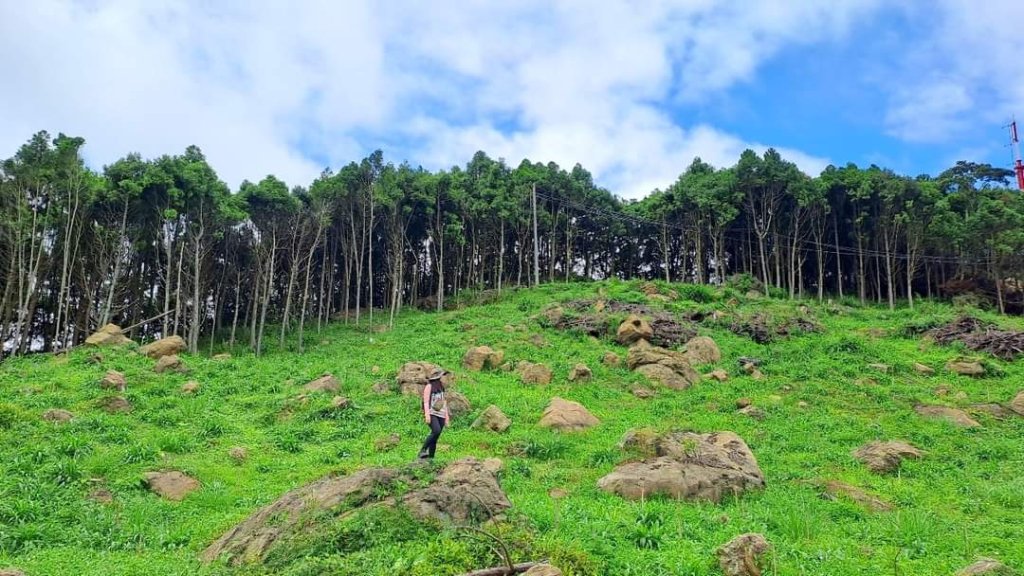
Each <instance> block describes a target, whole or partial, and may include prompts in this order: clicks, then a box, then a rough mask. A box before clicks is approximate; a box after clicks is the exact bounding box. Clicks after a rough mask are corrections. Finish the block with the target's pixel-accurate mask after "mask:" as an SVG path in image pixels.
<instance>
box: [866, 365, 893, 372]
mask: <svg viewBox="0 0 1024 576" xmlns="http://www.w3.org/2000/svg"><path fill="white" fill-rule="evenodd" d="M868 368H871V369H872V370H878V371H879V372H881V373H882V374H888V373H889V370H890V368H891V367H890V366H889V365H888V364H868Z"/></svg>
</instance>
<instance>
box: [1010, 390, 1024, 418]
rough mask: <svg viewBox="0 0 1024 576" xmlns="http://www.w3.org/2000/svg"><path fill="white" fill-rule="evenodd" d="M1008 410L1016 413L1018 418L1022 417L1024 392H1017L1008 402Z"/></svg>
mask: <svg viewBox="0 0 1024 576" xmlns="http://www.w3.org/2000/svg"><path fill="white" fill-rule="evenodd" d="M1010 410H1013V411H1014V412H1016V413H1017V415H1018V416H1024V390H1021V391H1020V392H1018V393H1017V395H1016V396H1015V397H1014V398H1013V400H1011V401H1010Z"/></svg>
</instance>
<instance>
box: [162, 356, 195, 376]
mask: <svg viewBox="0 0 1024 576" xmlns="http://www.w3.org/2000/svg"><path fill="white" fill-rule="evenodd" d="M153 372H156V373H157V374H163V373H164V372H179V373H183V372H188V369H187V368H185V365H184V364H183V363H182V362H181V358H178V356H177V355H175V354H171V355H170V356H160V358H159V359H158V360H157V361H156V364H155V365H154V366H153Z"/></svg>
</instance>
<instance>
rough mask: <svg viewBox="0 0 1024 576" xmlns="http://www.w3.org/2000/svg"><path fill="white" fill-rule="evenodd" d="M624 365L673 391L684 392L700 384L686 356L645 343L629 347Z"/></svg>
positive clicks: (697, 375)
mask: <svg viewBox="0 0 1024 576" xmlns="http://www.w3.org/2000/svg"><path fill="white" fill-rule="evenodd" d="M626 365H627V366H629V369H630V370H633V371H635V372H638V373H640V374H643V375H644V376H646V377H647V378H648V379H650V380H653V381H654V382H657V383H659V384H661V385H662V386H664V387H666V388H671V389H673V390H685V389H686V388H689V387H690V386H692V385H694V384H696V383H698V382H700V374H699V373H698V372H697V371H696V370H694V369H693V367H692V366H691V365H690V363H689V361H687V359H686V355H684V354H682V353H680V352H673V351H671V350H666V349H664V348H659V347H657V346H651V345H649V344H647V343H637V344H635V345H634V346H631V347H630V349H629V355H628V356H627V357H626Z"/></svg>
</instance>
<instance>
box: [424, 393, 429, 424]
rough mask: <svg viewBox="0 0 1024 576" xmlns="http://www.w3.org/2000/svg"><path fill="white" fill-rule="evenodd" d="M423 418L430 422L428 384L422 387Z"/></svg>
mask: <svg viewBox="0 0 1024 576" xmlns="http://www.w3.org/2000/svg"><path fill="white" fill-rule="evenodd" d="M423 419H424V420H426V421H427V424H430V384H427V385H426V386H424V387H423Z"/></svg>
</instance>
